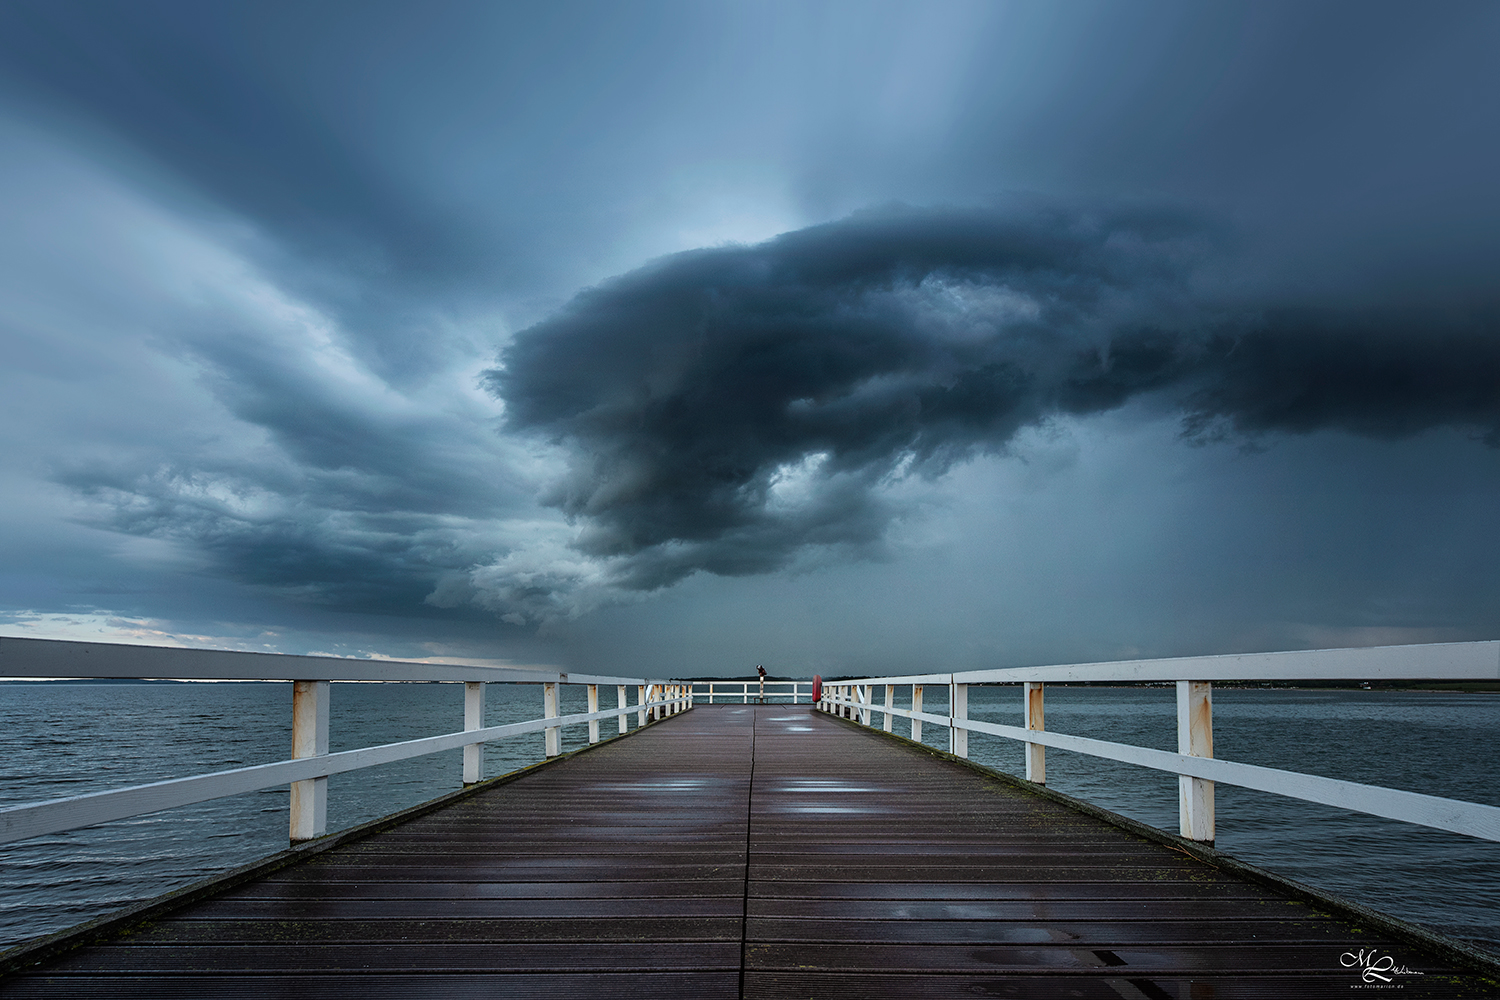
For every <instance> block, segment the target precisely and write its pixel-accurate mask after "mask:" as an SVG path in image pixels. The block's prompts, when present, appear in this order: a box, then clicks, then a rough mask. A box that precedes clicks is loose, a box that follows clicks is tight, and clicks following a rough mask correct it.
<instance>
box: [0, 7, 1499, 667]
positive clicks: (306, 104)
mask: <svg viewBox="0 0 1500 1000" xmlns="http://www.w3.org/2000/svg"><path fill="white" fill-rule="evenodd" d="M1497 47H1500V6H1497V5H1495V4H1493V3H1484V2H1479V3H1468V2H1461V0H1456V2H1450V3H1445V4H1439V5H1432V4H1419V3H1415V2H1411V3H1386V2H1368V0H1360V2H1325V3H1319V4H1306V3H1301V2H1290V3H1278V2H1254V3H1219V4H1211V5H1210V4H1199V3H1194V2H1160V0H1143V2H1132V3H1119V2H1115V3H1090V2H1082V0H1080V2H1064V3H1048V4H1041V3H1006V2H1001V0H996V2H986V3H967V2H933V0H925V2H922V3H881V2H871V0H867V2H858V3H815V2H807V3H775V2H771V3H766V2H756V3H748V2H746V3H735V2H724V3H701V2H692V3H648V2H642V3H633V4H610V3H572V2H555V3H549V4H545V5H536V4H530V5H522V4H495V3H488V2H484V3H455V2H427V3H422V4H415V3H389V2H373V0H363V2H359V3H352V2H350V3H343V2H319V3H304V2H297V3H290V2H273V0H256V2H253V3H237V2H219V3H214V4H203V3H196V2H181V3H179V2H136V3H131V4H119V3H115V2H100V3H87V2H76V0H40V2H30V0H10V2H7V3H6V4H4V5H0V358H3V363H0V435H3V437H0V634H8V635H30V636H50V637H55V638H74V639H99V640H108V641H125V642H146V643H157V644H172V645H192V646H215V647H225V648H236V649H253V650H267V651H276V652H288V653H308V652H316V653H331V654H336V655H354V656H394V657H402V658H436V659H445V660H461V661H476V662H484V663H514V664H549V665H557V666H561V667H564V668H572V669H587V670H591V671H607V672H628V673H632V674H636V673H646V674H650V675H653V676H659V675H661V674H675V675H678V676H714V675H718V676H744V675H746V674H748V673H749V672H750V671H752V670H753V667H754V665H755V664H758V663H764V664H765V665H766V666H767V669H768V670H769V671H770V672H771V673H772V674H775V675H781V676H799V677H801V676H808V675H811V674H813V673H821V674H824V675H839V674H845V675H847V674H851V673H855V674H877V673H891V672H903V673H905V672H914V671H918V670H922V671H941V670H949V669H979V668H986V667H1005V666H1015V665H1023V664H1039V663H1058V662H1078V661H1088V660H1103V659H1119V658H1132V657H1145V656H1172V655H1194V654H1203V653H1224V652H1240V651H1256V650H1272V649H1294V648H1310V647H1333V646H1358V645H1373V644H1384V643H1398V642H1431V641H1451V640H1469V639H1495V638H1500V617H1497V614H1500V531H1497V528H1500V283H1497V275H1500V185H1496V184H1495V182H1494V178H1496V177H1500V101H1497V100H1496V99H1495V96H1496V94H1497V93H1500V61H1497V60H1495V59H1494V58H1493V53H1494V51H1495V50H1496V48H1497Z"/></svg>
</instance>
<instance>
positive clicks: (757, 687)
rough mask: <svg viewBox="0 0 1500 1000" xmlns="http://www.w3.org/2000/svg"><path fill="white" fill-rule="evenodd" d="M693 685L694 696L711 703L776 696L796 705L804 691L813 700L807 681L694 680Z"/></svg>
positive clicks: (763, 699)
mask: <svg viewBox="0 0 1500 1000" xmlns="http://www.w3.org/2000/svg"><path fill="white" fill-rule="evenodd" d="M691 687H692V693H693V696H694V697H697V698H707V699H708V703H709V704H710V705H716V704H718V703H720V702H723V703H725V704H742V705H748V704H750V702H751V701H752V700H754V701H756V702H761V701H770V700H771V699H775V698H785V699H789V700H790V702H791V703H792V704H794V705H795V704H799V703H800V702H801V700H802V696H803V695H804V693H805V694H807V696H808V699H807V700H808V703H809V704H810V703H811V702H812V695H811V692H812V685H811V684H810V683H809V682H807V681H766V682H765V683H764V685H762V684H761V682H760V680H758V679H752V680H743V681H741V680H722V681H693V682H692V684H691Z"/></svg>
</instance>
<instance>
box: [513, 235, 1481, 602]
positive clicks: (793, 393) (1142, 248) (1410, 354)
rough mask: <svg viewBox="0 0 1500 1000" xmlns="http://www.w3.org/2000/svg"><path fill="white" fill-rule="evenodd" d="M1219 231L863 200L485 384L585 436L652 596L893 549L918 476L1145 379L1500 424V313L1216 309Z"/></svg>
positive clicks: (1315, 421) (587, 463) (616, 308)
mask: <svg viewBox="0 0 1500 1000" xmlns="http://www.w3.org/2000/svg"><path fill="white" fill-rule="evenodd" d="M1215 245H1216V241H1215V239H1214V238H1213V236H1212V230H1211V228H1210V227H1207V226H1204V225H1202V224H1200V223H1197V222H1195V221H1194V220H1193V219H1192V217H1190V216H1187V215H1184V214H1182V213H1180V212H1175V211H1166V210H1153V209H1113V210H1110V209H1106V210H1093V211H1064V210H1056V209H1047V208H1033V209H1029V210H1018V211H1010V212H998V211H921V210H902V209H894V210H889V211H882V212H874V213H865V214H861V215H857V216H854V217H851V218H850V219H847V220H844V221H842V222H837V223H832V224H828V225H823V226H817V227H813V228H811V229H807V230H802V231H799V232H795V233H789V234H787V235H785V236H782V237H779V238H777V239H775V240H771V241H769V242H766V243H763V244H760V245H757V246H750V247H723V248H718V249H709V250H701V251H694V252H690V253H685V254H679V255H676V256H673V257H669V258H666V259H664V260H661V261H658V262H656V263H655V264H652V265H650V266H648V267H645V268H642V269H641V270H639V271H636V272H632V273H631V274H628V275H625V276H623V277H621V278H618V279H616V280H614V281H611V282H608V283H606V284H604V285H602V286H600V287H598V288H595V289H592V290H590V291H587V292H585V293H583V294H581V295H579V296H578V297H577V298H576V299H574V301H573V302H572V303H570V304H569V305H568V306H567V307H566V308H565V309H564V310H562V311H561V312H560V313H559V314H557V315H556V316H554V317H553V318H551V319H548V320H547V321H545V322H543V323H540V324H538V325H536V326H534V327H532V328H531V329H529V330H526V331H524V332H522V333H521V334H519V335H518V336H517V337H516V339H515V341H514V342H513V344H512V345H511V346H510V347H509V348H508V349H507V350H506V351H505V352H504V354H503V356H502V365H501V367H499V368H497V369H495V370H493V371H491V372H490V373H489V374H488V376H487V379H488V385H489V387H490V388H491V389H492V391H494V392H495V393H496V394H497V395H499V396H501V397H503V399H504V400H505V403H506V405H507V408H508V410H507V413H508V417H507V419H508V424H509V426H510V427H511V428H512V429H514V430H518V431H530V432H535V433H538V434H543V435H547V436H549V437H551V438H553V439H555V440H557V441H560V442H563V443H565V444H566V445H567V446H568V447H569V448H570V449H571V453H572V467H571V472H570V475H569V476H568V477H567V478H566V479H565V480H564V481H563V482H561V483H560V484H559V485H558V487H557V488H556V491H555V493H554V495H553V496H552V497H551V498H550V500H551V502H552V503H553V504H554V505H556V506H558V507H560V508H561V509H562V510H563V511H565V512H566V513H567V514H568V515H570V516H571V517H574V518H577V519H579V520H581V521H582V522H583V523H584V525H585V530H584V531H583V533H582V535H581V536H580V538H579V541H578V542H577V546H578V548H579V549H581V550H582V551H583V552H584V553H586V554H588V555H590V556H594V557H605V558H608V557H617V558H620V559H621V560H622V561H621V562H620V564H619V566H620V568H619V569H618V570H617V582H618V583H620V584H621V585H624V586H627V587H633V588H641V589H650V588H654V587H659V586H663V585H667V584H670V583H672V582H674V581H676V580H678V579H681V578H682V577H684V576H686V575H688V574H691V573H693V572H695V571H698V570H706V571H709V572H712V573H718V574H725V575H737V574H750V573H759V572H766V571H769V570H772V569H775V568H777V567H779V566H782V565H785V564H786V563H787V562H788V561H789V560H790V559H791V558H792V557H793V556H794V555H795V554H796V553H797V552H798V551H799V550H800V549H802V548H803V547H805V546H812V545H830V544H834V545H849V546H856V547H857V546H867V545H870V544H872V543H875V542H877V541H878V540H879V538H880V537H881V535H882V533H883V532H884V530H885V528H886V525H887V524H888V522H889V520H890V518H891V517H892V516H894V514H895V511H894V510H893V509H889V508H887V507H886V503H887V501H885V500H884V499H882V496H883V494H884V491H882V490H881V489H879V488H878V487H880V486H881V485H882V484H885V483H889V482H890V481H891V480H892V479H893V477H901V476H904V475H908V474H917V475H921V476H929V477H930V476H935V475H938V474H941V473H942V472H944V471H946V470H947V469H948V468H950V467H951V465H952V464H953V463H954V462H956V461H960V460H963V459H965V458H967V457H970V456H972V455H974V454H976V453H978V452H981V451H992V452H993V451H1000V450H1003V449H1004V448H1005V446H1006V445H1007V443H1008V442H1010V441H1011V440H1012V438H1014V436H1015V435H1016V433H1017V432H1018V431H1020V430H1021V429H1022V428H1025V427H1029V426H1036V425H1038V424H1042V423H1044V422H1046V421H1047V420H1049V419H1052V418H1055V417H1058V416H1063V415H1075V416H1081V415H1088V414H1095V413H1100V412H1104V411H1107V410H1112V409H1115V408H1118V407H1120V406H1122V405H1124V404H1125V403H1127V402H1129V401H1131V400H1133V399H1136V398H1138V397H1148V398H1150V399H1152V400H1156V401H1159V404H1160V405H1165V406H1168V407H1171V408H1174V409H1176V410H1178V411H1180V412H1181V414H1182V416H1183V420H1184V433H1185V434H1186V435H1187V436H1189V437H1194V438H1198V439H1213V438H1219V437H1225V436H1230V437H1234V438H1237V439H1239V440H1241V441H1244V442H1246V443H1254V442H1255V440H1256V439H1257V438H1258V437H1259V436H1262V435H1269V434H1276V433H1307V432H1312V431H1317V430H1323V429H1337V430H1342V431H1347V432H1351V433H1354V434H1360V435H1366V436H1374V437H1385V438H1395V437H1401V436H1406V435H1411V434H1415V433H1418V432H1420V431H1423V430H1427V429H1429V428H1433V427H1438V426H1461V427H1466V428H1471V429H1473V431H1474V432H1475V433H1476V434H1481V435H1486V436H1487V437H1486V440H1487V441H1488V443H1490V444H1492V445H1494V444H1500V341H1497V338H1496V336H1495V331H1496V325H1495V323H1494V322H1493V317H1480V318H1477V319H1476V318H1473V317H1453V316H1437V315H1432V314H1407V315H1392V314H1376V313H1371V314H1369V315H1356V314H1350V313H1347V312H1344V313H1333V312H1317V311H1312V310H1300V311H1296V310H1281V311H1277V310H1258V311H1252V310H1247V309H1245V308H1243V307H1234V308H1229V307H1221V308H1212V307H1210V306H1208V305H1205V304H1204V303H1202V302H1201V301H1200V299H1201V298H1202V296H1201V295H1199V294H1197V293H1195V290H1194V289H1195V276H1196V274H1197V272H1198V271H1199V269H1200V268H1201V267H1202V266H1203V265H1205V263H1207V262H1210V261H1213V260H1215V259H1216V256H1217V251H1216V249H1215Z"/></svg>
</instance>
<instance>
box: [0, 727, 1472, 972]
mask: <svg viewBox="0 0 1500 1000" xmlns="http://www.w3.org/2000/svg"><path fill="white" fill-rule="evenodd" d="M1385 956H1389V957H1390V963H1391V968H1389V969H1387V967H1386V958H1385ZM1371 967H1379V968H1381V969H1386V971H1385V972H1379V973H1377V974H1376V976H1375V977H1374V978H1371V977H1370V976H1368V975H1366V972H1367V970H1368V969H1369V968H1371ZM1396 970H1402V971H1399V972H1398V971H1396ZM1381 977H1387V978H1386V979H1385V980H1384V981H1382V979H1381ZM1362 988H1387V989H1390V988H1399V989H1400V995H1402V996H1405V997H1466V996H1475V997H1492V996H1496V995H1500V985H1497V984H1496V983H1495V982H1494V981H1492V980H1489V979H1487V978H1485V977H1484V976H1483V975H1482V974H1480V973H1476V972H1474V971H1469V970H1465V969H1463V968H1460V967H1458V966H1454V965H1448V964H1445V962H1444V961H1443V959H1441V958H1439V957H1434V955H1433V954H1431V953H1428V952H1424V951H1423V950H1421V948H1420V946H1419V945H1417V944H1414V943H1412V942H1410V941H1407V940H1401V939H1398V938H1393V937H1391V936H1389V935H1383V934H1382V933H1380V932H1378V931H1374V930H1371V929H1361V928H1360V927H1357V926H1355V925H1354V924H1353V923H1352V922H1349V921H1347V920H1341V919H1338V918H1335V917H1333V916H1329V915H1327V914H1325V913H1323V912H1320V911H1319V909H1318V908H1317V907H1315V906H1313V905H1309V904H1308V903H1306V902H1301V901H1298V900H1297V899H1295V898H1293V896H1292V895H1291V894H1289V893H1287V892H1284V891H1280V890H1278V889H1277V888H1275V887H1274V886H1268V885H1265V884H1259V883H1257V882H1255V881H1253V880H1247V879H1245V878H1242V877H1239V876H1236V875H1234V874H1230V873H1228V872H1226V871H1224V870H1221V869H1220V868H1216V867H1215V866H1214V865H1213V864H1211V863H1208V862H1205V861H1204V860H1200V859H1199V858H1197V857H1194V856H1191V855H1190V854H1189V853H1187V852H1185V851H1183V850H1181V849H1178V848H1175V847H1174V846H1173V845H1172V844H1170V843H1163V842H1155V841H1153V840H1150V839H1147V838H1145V837H1142V836H1138V835H1136V834H1134V833H1132V832H1130V831H1129V830H1127V829H1123V828H1121V827H1120V826H1118V825H1113V824H1111V823H1109V822H1107V821H1105V820H1104V819H1100V818H1097V817H1095V816H1091V815H1086V814H1084V813H1083V812H1080V811H1077V810H1075V809H1072V808H1070V807H1069V806H1067V805H1066V804H1062V803H1059V802H1057V801H1054V800H1053V799H1052V798H1049V797H1046V796H1043V795H1038V794H1032V793H1030V792H1028V791H1027V790H1025V789H1024V788H1018V787H1016V786H1015V785H1014V784H1012V783H1008V782H1006V781H1003V780H1000V779H998V778H995V777H991V776H987V775H985V774H983V773H981V772H979V771H978V770H976V769H973V768H970V767H966V766H965V765H963V764H960V763H955V762H952V761H949V760H945V759H942V757H941V756H940V755H936V754H933V753H931V752H929V751H926V750H924V749H923V748H920V747H918V746H916V745H913V744H909V743H906V742H903V741H899V740H895V739H892V738H890V737H886V736H883V735H881V734H879V733H876V732H872V731H869V730H863V729H859V728H857V727H855V726H853V725H851V724H849V723H847V722H843V721H841V720H838V719H835V718H832V717H830V716H828V715H825V714H821V713H818V712H815V711H812V710H809V709H808V708H807V707H805V706H790V705H770V706H743V705H730V706H714V707H708V706H702V705H700V706H699V707H697V708H695V709H693V710H692V711H690V712H686V713H683V714H680V715H677V716H674V717H671V718H669V719H667V720H665V721H663V722H661V723H658V724H655V725H652V726H650V727H648V728H647V729H645V730H643V731H641V732H639V733H638V734H633V735H631V736H629V737H627V738H623V739H616V740H613V741H610V742H607V743H604V744H602V745H600V746H598V747H595V748H592V749H590V750H589V751H587V752H584V753H580V754H577V755H574V756H572V757H569V758H566V759H563V760H559V761H555V762H553V763H551V764H548V765H546V766H543V767H540V768H537V769H536V770H534V771H533V772H531V773H529V774H527V775H525V776H524V777H522V778H520V779H518V780H514V781H509V782H505V783H499V784H496V785H495V786H493V787H490V788H486V789H484V790H482V791H481V792H479V793H478V794H475V795H472V796H470V797H468V798H464V799H462V800H461V801H458V802H455V803H454V804H452V805H450V806H448V807H446V808H443V809H441V810H439V811H435V812H430V813H427V814H425V815H422V816H419V817H417V818H414V819H412V820H410V821H408V822H405V823H403V824H401V825H399V826H396V827H394V828H391V829H387V830H385V831H383V832H379V833H374V834H372V835H370V836H368V837H365V838H363V839H359V840H356V841H353V842H350V843H346V844H343V845H341V846H339V847H336V848H334V849H332V850H329V851H326V852H323V853H321V854H317V855H314V856H312V857H310V858H309V859H308V860H306V861H304V862H302V863H300V864H297V865H294V866H291V867H288V868H283V869H281V870H279V871H276V872H274V873H272V874H270V875H268V876H266V877H264V878H260V879H258V880H255V881H252V882H249V883H245V884H241V885H238V886H236V887H234V888H230V889H228V890H226V891H224V892H222V893H220V894H218V895H215V896H213V897H212V898H209V899H207V900H202V901H199V902H196V903H193V904H191V905H189V906H186V907H184V908H181V909H178V910H175V911H173V912H170V913H167V914H165V915H163V916H160V917H158V918H157V919H154V920H153V921H151V922H149V923H147V924H145V925H143V926H140V927H138V928H137V929H135V930H133V931H131V932H129V933H125V934H123V935H121V936H118V937H116V938H114V939H112V940H109V941H105V942H102V943H97V944H92V945H88V946H84V947H81V948H78V949H76V950H74V951H71V952H69V953H67V954H65V955H63V956H61V957H59V958H56V959H54V960H52V961H51V962H50V963H48V964H45V965H40V966H34V967H32V968H29V969H26V970H23V971H21V972H19V973H16V974H14V975H12V976H10V977H7V978H5V979H0V997H5V998H20V997H48V998H61V997H83V996H87V997H90V998H95V997H143V998H144V997H150V998H153V1000H155V998H168V997H224V996H246V997H263V996H286V997H298V998H317V997H359V998H362V1000H370V998H373V997H403V998H423V997H432V998H439V997H440V998H444V1000H447V998H464V997H481V996H482V997H532V996H535V997H547V998H572V997H584V996H588V997H622V996H625V997H639V998H654V997H681V998H693V1000H707V998H718V997H768V998H771V997H775V998H793V997H796V998H813V997H815V998H824V997H834V998H840V997H849V998H854V997H859V998H870V997H903V998H904V997H945V998H946V997H964V996H986V997H989V996H1017V997H1105V998H1110V1000H1118V998H1120V997H1127V998H1141V997H1145V998H1151V1000H1158V998H1183V1000H1186V998H1195V1000H1196V998H1205V997H1214V998H1226V997H1268V998H1269V997H1278V998H1280V997H1290V998H1295V997H1313V996H1324V995H1327V996H1341V997H1347V996H1349V995H1350V990H1351V989H1362ZM1356 995H1358V994H1356Z"/></svg>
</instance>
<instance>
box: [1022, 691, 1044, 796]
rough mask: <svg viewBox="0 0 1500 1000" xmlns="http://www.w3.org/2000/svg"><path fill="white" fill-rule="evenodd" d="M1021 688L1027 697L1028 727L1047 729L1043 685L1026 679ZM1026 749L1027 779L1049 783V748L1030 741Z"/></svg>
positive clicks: (1041, 783) (1024, 713) (1023, 709)
mask: <svg viewBox="0 0 1500 1000" xmlns="http://www.w3.org/2000/svg"><path fill="white" fill-rule="evenodd" d="M1021 688H1022V691H1023V697H1024V699H1025V705H1023V706H1022V714H1023V715H1025V717H1026V728H1027V729H1034V730H1045V729H1046V728H1047V719H1046V716H1045V714H1044V713H1043V706H1042V685H1041V684H1040V683H1039V682H1036V681H1026V682H1025V683H1023V684H1022V685H1021ZM1025 749H1026V780H1027V781H1034V782H1036V783H1037V784H1039V785H1045V784H1046V783H1047V748H1046V747H1044V746H1042V745H1041V744H1040V743H1028V744H1026V748H1025Z"/></svg>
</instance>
